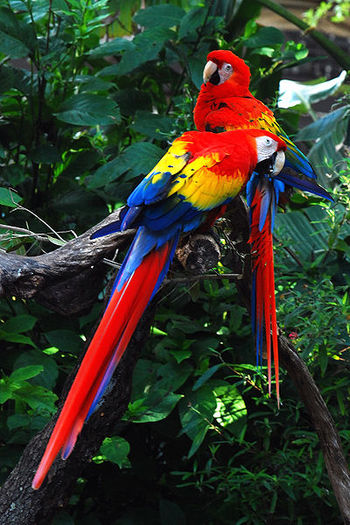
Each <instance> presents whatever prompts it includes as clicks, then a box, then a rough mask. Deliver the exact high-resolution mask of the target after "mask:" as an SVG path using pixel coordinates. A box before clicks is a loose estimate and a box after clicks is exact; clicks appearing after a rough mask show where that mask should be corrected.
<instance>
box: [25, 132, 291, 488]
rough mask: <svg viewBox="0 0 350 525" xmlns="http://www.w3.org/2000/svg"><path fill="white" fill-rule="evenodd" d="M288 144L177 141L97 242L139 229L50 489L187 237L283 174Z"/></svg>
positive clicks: (47, 461)
mask: <svg viewBox="0 0 350 525" xmlns="http://www.w3.org/2000/svg"><path fill="white" fill-rule="evenodd" d="M285 149H286V144H285V142H284V141H283V140H282V139H280V138H278V137H276V136H275V135H273V134H272V133H270V132H268V131H263V130H258V129H255V130H254V129H251V130H236V131H229V132H226V133H222V134H220V136H218V135H216V134H214V133H208V132H198V131H189V132H186V133H184V134H183V135H182V136H181V137H179V138H177V139H176V140H175V141H174V142H173V144H172V146H171V147H170V149H169V150H168V152H167V153H166V154H165V155H164V157H163V158H162V159H161V160H160V161H159V163H158V164H157V165H156V166H155V168H154V169H153V170H152V171H151V172H150V173H149V174H148V175H147V176H146V177H145V178H144V179H143V181H142V182H141V183H140V184H139V185H138V186H137V187H136V189H135V190H134V191H133V192H132V193H131V195H130V197H129V199H128V202H127V204H128V207H127V208H126V213H125V214H124V216H123V217H122V218H121V220H120V221H118V223H113V224H112V225H108V226H106V227H104V228H102V229H101V230H99V231H98V232H96V233H95V234H94V235H93V238H96V237H99V236H102V235H107V234H109V233H113V232H116V231H123V230H125V229H127V228H129V227H130V226H132V227H133V228H137V231H136V234H135V237H134V240H133V242H132V244H131V247H130V249H129V251H128V253H127V255H126V257H125V260H124V262H123V264H122V266H121V268H120V271H119V273H118V276H117V280H116V283H115V285H114V289H113V293H112V296H111V298H110V300H109V303H108V306H107V308H106V311H105V313H104V315H103V317H102V320H101V322H100V324H99V326H98V328H97V330H96V333H95V335H94V337H93V339H92V341H91V343H90V345H89V348H88V350H87V352H86V354H85V357H84V359H83V361H82V363H81V366H80V368H79V371H78V373H77V375H76V377H75V380H74V382H73V385H72V387H71V389H70V391H69V393H68V396H67V398H66V401H65V404H64V406H63V408H62V411H61V413H60V415H59V418H58V420H57V422H56V425H55V428H54V430H53V432H52V434H51V437H50V440H49V442H48V445H47V447H46V450H45V452H44V455H43V458H42V460H41V462H40V465H39V467H38V470H37V472H36V474H35V477H34V480H33V484H32V486H33V488H34V489H38V488H39V487H40V485H41V484H42V482H43V480H44V478H45V476H46V474H47V472H48V470H49V469H50V467H51V465H52V463H53V461H54V460H55V458H56V456H57V454H58V453H59V451H60V450H62V458H63V459H66V458H67V457H68V456H69V454H70V453H71V451H72V450H73V447H74V444H75V442H76V439H77V437H78V435H79V433H80V431H81V429H82V426H83V424H84V421H85V420H86V419H87V418H88V417H89V416H90V414H91V413H92V412H93V410H94V409H95V407H96V404H97V403H98V401H99V399H100V397H101V395H102V394H103V392H104V390H105V388H106V386H107V384H108V382H109V380H110V378H111V376H112V374H113V371H114V369H115V368H116V366H117V365H118V362H119V361H120V359H121V357H122V355H123V353H124V351H125V349H126V347H127V345H128V343H129V340H130V338H131V336H132V334H133V332H134V330H135V328H136V326H137V323H138V321H139V319H140V317H141V316H142V313H143V312H144V310H145V308H146V307H147V305H148V303H149V301H150V300H151V299H152V297H153V296H154V294H155V293H156V292H157V290H158V288H159V286H160V285H161V283H162V281H163V279H164V277H165V275H166V273H167V271H168V269H169V266H170V263H171V261H172V258H173V256H174V252H175V249H176V246H177V243H178V240H179V236H180V235H181V234H183V233H187V232H190V231H193V230H195V229H197V228H198V227H199V226H204V225H208V226H210V225H211V224H212V223H213V222H214V221H215V220H216V218H218V217H219V216H220V215H222V213H224V211H225V208H226V206H227V204H228V203H229V202H230V201H232V200H233V199H234V197H235V196H236V195H238V193H239V192H240V191H241V190H242V189H243V188H244V187H245V185H246V184H247V182H248V180H249V178H250V176H251V175H252V173H253V172H255V173H256V176H257V177H259V174H261V175H263V173H264V172H265V171H266V170H267V171H268V172H270V173H271V175H276V174H277V173H278V172H279V171H280V170H281V169H282V167H283V165H284V161H285V154H284V151H285Z"/></svg>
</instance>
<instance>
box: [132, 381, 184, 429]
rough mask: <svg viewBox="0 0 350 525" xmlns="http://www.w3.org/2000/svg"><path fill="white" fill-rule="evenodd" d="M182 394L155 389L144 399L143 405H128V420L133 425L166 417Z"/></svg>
mask: <svg viewBox="0 0 350 525" xmlns="http://www.w3.org/2000/svg"><path fill="white" fill-rule="evenodd" d="M182 397H183V396H182V394H174V393H173V392H169V393H167V391H166V390H161V389H157V390H156V391H155V389H154V390H153V391H152V392H151V393H150V394H149V395H148V396H147V397H146V399H145V400H144V402H143V405H138V403H136V404H134V405H133V403H130V405H129V409H128V414H127V415H128V419H131V420H132V421H133V422H134V423H154V422H155V421H161V420H162V419H165V418H166V417H168V415H169V414H170V413H171V412H172V411H173V409H174V408H175V406H176V405H177V403H178V401H179V400H180V399H181V398H182ZM133 406H137V411H133Z"/></svg>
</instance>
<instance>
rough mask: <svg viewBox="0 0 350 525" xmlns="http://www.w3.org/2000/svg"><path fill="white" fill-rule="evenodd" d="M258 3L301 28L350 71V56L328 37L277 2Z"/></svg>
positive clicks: (262, 0)
mask: <svg viewBox="0 0 350 525" xmlns="http://www.w3.org/2000/svg"><path fill="white" fill-rule="evenodd" d="M257 2H258V3H259V4H261V5H263V6H265V7H267V8H268V9H270V10H271V11H273V12H274V13H276V14H278V15H280V16H281V17H282V18H284V19H285V20H288V21H289V22H291V23H292V24H294V25H295V26H297V27H299V29H302V30H303V31H304V33H307V34H309V35H310V37H311V38H313V39H314V40H315V41H316V42H318V43H319V44H320V46H322V47H323V49H325V50H326V51H327V52H328V53H329V54H330V55H331V56H332V57H333V58H334V60H336V62H338V64H339V65H340V66H341V67H342V68H343V69H350V55H349V54H348V53H346V52H345V51H343V50H342V49H341V48H340V47H339V46H338V45H337V44H335V43H334V42H332V41H331V40H330V39H329V38H328V37H327V36H326V35H324V34H323V33H321V32H320V31H317V29H315V28H314V27H312V26H310V25H308V24H307V23H306V22H304V21H303V20H301V19H300V18H298V17H297V16H296V15H294V14H293V13H291V11H289V10H288V9H286V8H285V7H282V6H281V5H279V4H276V2H273V1H272V0H257Z"/></svg>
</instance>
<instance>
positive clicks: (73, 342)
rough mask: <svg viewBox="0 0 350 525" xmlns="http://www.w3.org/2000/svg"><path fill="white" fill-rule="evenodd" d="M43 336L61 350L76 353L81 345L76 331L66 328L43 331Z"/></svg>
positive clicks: (81, 342)
mask: <svg viewBox="0 0 350 525" xmlns="http://www.w3.org/2000/svg"><path fill="white" fill-rule="evenodd" d="M45 337H46V339H47V340H48V342H49V343H50V345H52V346H55V347H56V348H58V349H59V350H60V351H61V352H71V353H74V354H75V353H78V352H79V351H80V350H81V349H82V347H83V341H82V339H81V338H80V337H79V335H78V334H77V333H76V332H73V331H72V330H67V329H64V328H63V329H61V330H51V331H50V332H45Z"/></svg>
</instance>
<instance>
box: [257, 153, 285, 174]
mask: <svg viewBox="0 0 350 525" xmlns="http://www.w3.org/2000/svg"><path fill="white" fill-rule="evenodd" d="M285 160H286V156H285V154H284V151H282V150H279V151H276V152H275V153H274V154H273V155H271V157H267V158H266V159H264V160H262V161H260V162H259V163H258V164H257V165H256V167H255V170H256V171H257V172H258V173H259V175H269V176H270V177H275V176H276V175H278V174H279V173H280V171H282V169H283V166H284V162H285Z"/></svg>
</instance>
